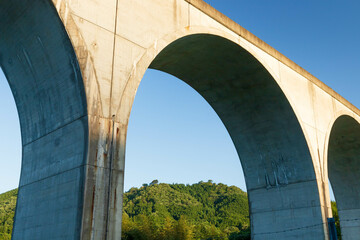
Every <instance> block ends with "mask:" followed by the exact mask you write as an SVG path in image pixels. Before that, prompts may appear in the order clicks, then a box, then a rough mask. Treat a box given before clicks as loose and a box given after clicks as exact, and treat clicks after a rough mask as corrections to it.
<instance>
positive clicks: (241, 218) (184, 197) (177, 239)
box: [0, 181, 341, 240]
mask: <svg viewBox="0 0 360 240" xmlns="http://www.w3.org/2000/svg"><path fill="white" fill-rule="evenodd" d="M16 197H17V189H15V190H12V191H9V192H6V193H3V194H0V239H1V240H10V239H11V231H12V225H13V217H14V211H15V206H16ZM331 207H332V210H333V216H334V218H335V222H336V223H335V224H336V228H337V233H338V237H339V239H341V238H340V237H341V235H340V234H341V232H340V224H339V216H338V213H337V208H336V203H335V202H332V203H331ZM248 215H249V210H248V203H247V195H246V193H245V192H243V191H241V190H240V189H239V188H237V187H234V186H231V187H229V186H227V185H224V184H214V183H212V182H211V181H208V182H200V183H197V184H193V185H184V184H163V183H161V184H158V182H157V181H153V182H152V183H151V184H149V185H148V184H144V185H143V187H141V188H132V189H130V190H129V191H128V192H126V193H125V194H124V206H123V225H122V230H123V239H125V240H137V239H139V240H152V239H156V240H165V239H167V240H187V239H207V240H210V239H230V240H238V239H250V229H249V217H248Z"/></svg>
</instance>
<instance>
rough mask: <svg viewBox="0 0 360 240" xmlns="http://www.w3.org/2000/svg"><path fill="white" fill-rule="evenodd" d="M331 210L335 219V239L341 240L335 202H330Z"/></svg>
mask: <svg viewBox="0 0 360 240" xmlns="http://www.w3.org/2000/svg"><path fill="white" fill-rule="evenodd" d="M331 210H332V213H333V218H334V219H335V226H336V233H337V237H338V240H341V229H340V220H339V214H338V210H337V207H336V202H331Z"/></svg>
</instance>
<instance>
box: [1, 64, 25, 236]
mask: <svg viewBox="0 0 360 240" xmlns="http://www.w3.org/2000/svg"><path fill="white" fill-rule="evenodd" d="M0 96H1V99H0V109H1V110H0V111H1V113H0V116H1V119H0V132H1V134H0V152H1V158H0V164H1V166H4V167H2V168H0V182H1V186H0V194H4V193H5V194H4V195H3V196H2V197H0V209H1V213H0V215H1V217H0V238H1V239H11V233H12V228H13V217H14V212H15V205H16V195H17V190H16V188H17V187H18V184H19V179H20V166H21V136H20V124H19V118H18V113H17V111H16V105H15V102H14V98H13V96H12V94H11V90H10V87H9V85H8V83H7V80H6V78H5V75H4V73H3V71H2V69H1V66H0Z"/></svg>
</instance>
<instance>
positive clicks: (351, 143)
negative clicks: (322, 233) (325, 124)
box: [328, 115, 360, 240]
mask: <svg viewBox="0 0 360 240" xmlns="http://www.w3.org/2000/svg"><path fill="white" fill-rule="evenodd" d="M359 157H360V124H359V123H358V122H357V121H356V120H355V119H354V118H352V117H350V116H345V115H343V116H340V117H339V118H338V119H337V120H336V121H335V123H334V125H333V127H332V130H331V135H330V139H329V150H328V161H329V162H328V167H329V179H330V182H331V185H332V188H333V191H334V195H335V199H336V205H337V207H338V211H339V217H340V225H341V233H342V237H343V239H344V240H347V239H357V238H358V237H359V236H360V183H359V179H360V159H359Z"/></svg>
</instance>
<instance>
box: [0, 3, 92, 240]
mask: <svg viewBox="0 0 360 240" xmlns="http://www.w3.org/2000/svg"><path fill="white" fill-rule="evenodd" d="M0 32H1V35H0V65H1V68H2V69H3V71H4V73H5V76H6V78H7V80H8V82H9V85H10V87H11V90H12V93H13V95H14V98H15V102H16V106H17V110H18V114H19V119H20V125H21V136H22V148H23V156H22V170H21V177H20V184H19V193H18V201H17V208H16V215H15V224H14V230H13V239H60V238H63V239H79V238H80V231H79V229H80V228H81V218H82V199H83V191H82V189H83V187H82V185H83V181H84V178H85V174H84V173H85V171H84V166H85V163H86V156H87V141H88V140H87V139H88V122H87V103H86V95H85V91H84V85H83V81H82V75H81V71H80V68H79V65H78V61H77V57H76V55H75V52H74V50H73V47H72V44H71V42H70V40H69V38H68V36H67V33H66V31H65V28H64V26H63V23H62V22H61V20H60V18H59V16H58V13H57V11H56V9H55V8H54V6H53V4H52V3H51V2H49V1H44V0H37V1H31V0H11V1H1V2H0Z"/></svg>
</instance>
